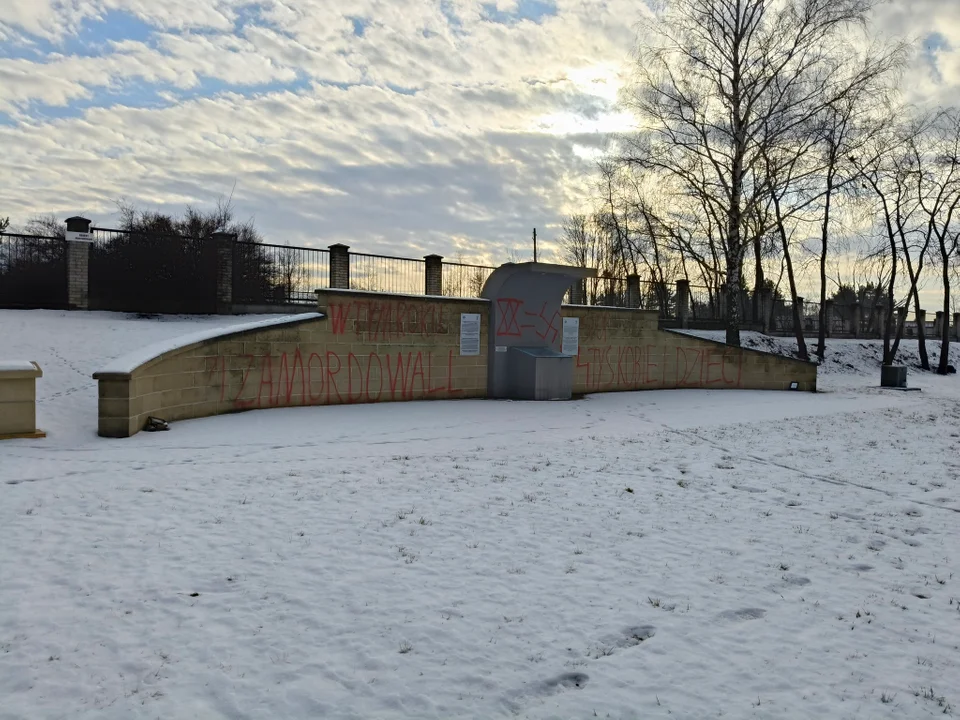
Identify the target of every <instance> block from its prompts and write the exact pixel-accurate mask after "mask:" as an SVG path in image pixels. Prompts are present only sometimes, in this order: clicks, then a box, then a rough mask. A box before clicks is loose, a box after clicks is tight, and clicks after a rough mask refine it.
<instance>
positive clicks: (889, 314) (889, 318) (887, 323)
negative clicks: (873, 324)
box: [883, 202, 899, 365]
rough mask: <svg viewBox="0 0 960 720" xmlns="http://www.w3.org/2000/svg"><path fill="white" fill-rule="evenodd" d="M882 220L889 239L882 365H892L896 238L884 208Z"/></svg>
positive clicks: (894, 351) (888, 215)
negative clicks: (888, 280)
mask: <svg viewBox="0 0 960 720" xmlns="http://www.w3.org/2000/svg"><path fill="white" fill-rule="evenodd" d="M884 205H886V202H884ZM884 220H885V221H886V224H887V236H888V237H889V238H890V282H889V283H887V308H886V315H885V317H884V318H883V364H884V365H893V361H894V359H895V358H896V356H897V349H896V348H895V347H891V340H892V338H891V335H892V331H893V314H894V312H895V311H894V307H893V288H894V285H895V283H896V282H897V236H896V235H895V234H894V232H893V226H892V225H891V224H890V211H889V210H888V209H887V208H886V207H884ZM898 344H899V343H898ZM891 351H892V352H891Z"/></svg>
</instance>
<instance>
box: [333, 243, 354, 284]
mask: <svg viewBox="0 0 960 720" xmlns="http://www.w3.org/2000/svg"><path fill="white" fill-rule="evenodd" d="M329 250H330V287H331V288H335V289H338V290H349V289H350V247H349V246H347V245H344V244H342V243H337V244H336V245H331V246H330V248H329Z"/></svg>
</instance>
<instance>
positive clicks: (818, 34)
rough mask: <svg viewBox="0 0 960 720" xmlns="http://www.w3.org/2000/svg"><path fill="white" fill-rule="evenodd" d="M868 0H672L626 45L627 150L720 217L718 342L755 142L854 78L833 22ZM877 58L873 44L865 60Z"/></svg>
mask: <svg viewBox="0 0 960 720" xmlns="http://www.w3.org/2000/svg"><path fill="white" fill-rule="evenodd" d="M874 4H875V0H785V1H784V2H782V3H770V2H767V1H766V0H675V1H674V2H671V3H670V4H669V7H668V9H667V10H666V11H665V12H662V13H661V14H660V16H659V18H658V20H659V22H657V24H656V25H655V26H654V27H653V28H652V30H653V33H654V34H653V37H655V38H656V39H657V40H659V43H658V44H657V45H656V46H644V47H642V48H641V49H640V52H639V57H638V63H637V64H638V69H639V82H638V86H637V88H636V89H635V91H634V92H632V94H631V95H630V96H629V98H628V102H629V104H630V106H632V108H633V109H634V110H636V111H637V113H638V115H639V116H640V118H641V120H642V122H641V127H640V133H639V134H638V135H637V136H636V137H635V138H633V142H632V143H631V147H630V148H629V149H628V151H627V158H626V159H627V160H628V161H630V162H633V163H636V164H638V165H639V166H641V167H643V168H645V169H647V170H649V171H652V172H655V173H658V174H661V175H666V176H671V177H672V178H674V179H676V180H677V181H678V182H679V183H680V184H681V185H684V186H685V187H686V189H687V191H688V192H689V193H690V194H691V195H694V196H696V197H698V198H700V199H701V201H702V202H703V204H704V206H705V207H706V208H707V211H708V213H709V214H710V215H711V216H712V221H713V222H716V223H718V224H719V225H720V226H721V228H722V234H721V239H722V251H723V262H724V266H725V275H726V292H727V307H728V318H727V342H728V343H729V344H731V345H739V344H740V333H739V331H740V320H741V318H740V311H739V299H740V290H741V286H742V270H743V262H744V255H745V253H746V250H747V249H748V248H749V247H750V246H751V244H752V240H753V238H750V237H748V236H747V235H746V233H745V219H747V218H749V217H750V216H751V215H752V214H753V212H754V210H755V208H756V205H757V204H758V203H760V202H763V201H764V199H765V198H766V197H767V184H766V182H764V181H763V178H762V176H761V175H760V174H759V173H760V172H761V167H762V165H763V162H762V153H763V151H764V150H765V149H769V148H772V147H783V146H788V145H790V144H792V143H794V142H795V141H796V139H797V138H798V137H801V136H802V135H803V134H804V133H806V132H808V128H809V123H810V122H811V120H812V119H813V118H815V117H817V116H818V115H819V114H820V113H821V112H822V109H823V108H824V107H826V106H827V105H828V104H829V103H831V102H835V101H836V100H837V98H841V97H844V96H846V95H847V94H849V93H850V91H851V89H852V88H854V87H858V86H859V85H861V84H862V83H864V82H865V77H864V75H863V74H862V73H855V74H854V75H852V76H851V74H850V73H849V72H848V71H847V68H846V66H845V65H844V63H837V62H835V61H834V60H835V58H836V57H837V56H839V55H841V54H842V48H841V45H842V44H843V42H844V41H843V39H842V35H843V32H844V31H845V30H846V29H847V28H848V27H850V26H852V25H857V24H863V23H865V21H866V18H867V15H868V13H869V12H870V10H871V8H872V7H873V5H874ZM877 63H884V64H887V63H889V53H879V54H878V55H876V56H875V60H874V61H872V62H868V63H866V64H865V65H866V66H869V67H870V72H869V73H868V74H869V75H870V76H871V77H873V76H874V74H875V72H874V65H875V64H877Z"/></svg>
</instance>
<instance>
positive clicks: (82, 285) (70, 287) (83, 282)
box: [67, 217, 90, 310]
mask: <svg viewBox="0 0 960 720" xmlns="http://www.w3.org/2000/svg"><path fill="white" fill-rule="evenodd" d="M73 233H82V234H85V235H89V234H90V221H89V220H87V219H86V218H84V217H72V218H67V308H68V309H69V310H89V309H90V240H75V239H72V237H73V235H72V234H73Z"/></svg>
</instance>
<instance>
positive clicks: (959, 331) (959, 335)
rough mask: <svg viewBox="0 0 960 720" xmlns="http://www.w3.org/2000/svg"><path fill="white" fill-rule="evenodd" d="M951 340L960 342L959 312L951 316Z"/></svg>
mask: <svg viewBox="0 0 960 720" xmlns="http://www.w3.org/2000/svg"><path fill="white" fill-rule="evenodd" d="M953 339H954V340H960V312H955V313H954V314H953Z"/></svg>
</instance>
